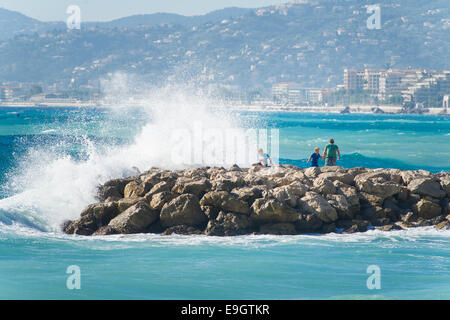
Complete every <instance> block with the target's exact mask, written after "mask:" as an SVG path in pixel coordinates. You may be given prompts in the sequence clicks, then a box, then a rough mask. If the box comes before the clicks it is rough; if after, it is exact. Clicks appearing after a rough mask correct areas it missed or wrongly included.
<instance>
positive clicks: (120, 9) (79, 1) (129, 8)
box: [0, 0, 289, 21]
mask: <svg viewBox="0 0 450 320" xmlns="http://www.w3.org/2000/svg"><path fill="white" fill-rule="evenodd" d="M286 2H289V0H0V8H5V9H8V10H14V11H19V12H21V13H23V14H25V15H27V16H29V17H32V18H35V19H38V20H41V21H65V20H66V19H67V17H68V16H69V15H68V14H67V13H66V11H67V8H68V7H69V6H70V5H78V6H79V7H80V9H81V16H82V19H83V20H84V21H109V20H113V19H117V18H121V17H125V16H130V15H133V14H145V13H156V12H169V13H178V14H182V15H188V16H190V15H199V14H205V13H208V12H210V11H213V10H217V9H223V8H228V7H244V8H258V7H264V6H268V5H273V4H280V3H286Z"/></svg>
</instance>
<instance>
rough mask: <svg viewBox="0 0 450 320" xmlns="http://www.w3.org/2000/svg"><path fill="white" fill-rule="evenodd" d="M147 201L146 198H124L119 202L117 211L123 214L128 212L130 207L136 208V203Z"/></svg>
mask: <svg viewBox="0 0 450 320" xmlns="http://www.w3.org/2000/svg"><path fill="white" fill-rule="evenodd" d="M141 201H145V198H124V199H120V200H119V201H117V209H119V212H120V213H122V212H124V211H125V210H127V209H128V208H129V207H132V206H134V205H135V204H136V203H138V202H141Z"/></svg>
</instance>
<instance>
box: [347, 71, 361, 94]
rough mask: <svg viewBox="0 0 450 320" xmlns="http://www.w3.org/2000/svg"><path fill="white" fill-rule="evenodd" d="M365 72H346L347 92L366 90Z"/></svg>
mask: <svg viewBox="0 0 450 320" xmlns="http://www.w3.org/2000/svg"><path fill="white" fill-rule="evenodd" d="M364 77H365V73H364V71H360V70H355V69H345V70H344V88H345V90H347V91H360V90H362V89H363V88H364Z"/></svg>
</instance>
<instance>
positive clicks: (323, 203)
mask: <svg viewBox="0 0 450 320" xmlns="http://www.w3.org/2000/svg"><path fill="white" fill-rule="evenodd" d="M299 208H300V210H301V211H302V212H305V213H309V214H316V215H317V216H318V217H319V218H320V219H321V220H322V221H323V222H325V223H329V222H334V221H336V220H337V219H338V218H339V216H338V213H337V211H336V209H335V208H333V207H332V206H331V205H330V204H329V203H328V201H327V200H326V199H325V198H323V197H322V196H321V195H319V194H317V193H315V192H308V193H306V195H305V196H304V197H303V198H301V199H300V200H299Z"/></svg>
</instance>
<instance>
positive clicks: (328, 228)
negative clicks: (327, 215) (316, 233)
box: [321, 223, 336, 233]
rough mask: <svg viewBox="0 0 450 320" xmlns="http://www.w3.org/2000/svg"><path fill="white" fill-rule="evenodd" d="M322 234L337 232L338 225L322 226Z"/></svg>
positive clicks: (327, 224)
mask: <svg viewBox="0 0 450 320" xmlns="http://www.w3.org/2000/svg"><path fill="white" fill-rule="evenodd" d="M321 232H322V233H333V232H336V224H334V223H326V224H324V225H323V226H322V230H321Z"/></svg>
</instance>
